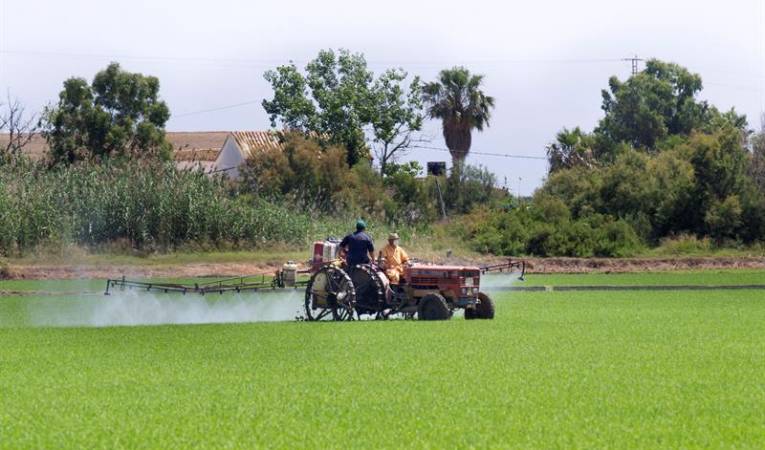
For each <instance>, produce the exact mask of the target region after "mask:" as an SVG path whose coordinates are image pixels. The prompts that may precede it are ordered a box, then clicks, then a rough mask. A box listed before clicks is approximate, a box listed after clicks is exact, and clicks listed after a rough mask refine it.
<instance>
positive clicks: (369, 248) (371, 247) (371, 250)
mask: <svg viewBox="0 0 765 450" xmlns="http://www.w3.org/2000/svg"><path fill="white" fill-rule="evenodd" d="M367 251H369V260H370V261H374V260H375V244H374V243H372V240H371V239H370V240H369V242H367Z"/></svg>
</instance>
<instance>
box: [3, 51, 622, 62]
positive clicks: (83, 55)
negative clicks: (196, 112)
mask: <svg viewBox="0 0 765 450" xmlns="http://www.w3.org/2000/svg"><path fill="white" fill-rule="evenodd" d="M0 53H3V54H9V55H23V56H33V57H50V56H58V57H65V58H96V59H126V60H145V61H160V62H201V63H216V64H220V63H223V64H238V65H249V66H252V65H256V66H266V65H275V64H284V63H285V62H293V63H298V64H299V63H307V62H308V61H309V60H300V59H288V60H286V61H285V60H284V59H256V58H208V57H196V56H167V55H126V54H106V53H79V52H66V51H42V50H5V49H3V50H0ZM620 61H622V59H619V58H561V59H556V58H547V59H545V58H485V59H472V60H462V61H460V60H456V61H455V60H452V61H435V60H432V61H423V60H417V61H391V60H387V61H386V60H377V61H375V60H368V61H367V63H368V64H371V65H378V64H380V65H383V64H385V65H407V66H431V65H432V66H442V65H453V64H455V62H456V63H457V64H600V63H614V62H620Z"/></svg>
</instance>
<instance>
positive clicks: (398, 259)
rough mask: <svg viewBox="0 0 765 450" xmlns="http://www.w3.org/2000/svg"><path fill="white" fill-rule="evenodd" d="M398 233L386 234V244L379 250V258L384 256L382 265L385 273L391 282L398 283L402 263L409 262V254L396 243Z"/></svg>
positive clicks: (401, 273) (401, 271)
mask: <svg viewBox="0 0 765 450" xmlns="http://www.w3.org/2000/svg"><path fill="white" fill-rule="evenodd" d="M398 241H399V237H398V233H391V234H390V235H388V245H386V246H385V247H383V249H382V250H381V251H380V254H379V256H380V258H381V259H382V258H384V263H383V266H384V268H385V275H387V277H388V280H390V282H391V284H398V283H399V280H400V279H401V275H403V274H404V264H406V263H408V262H409V255H407V254H406V251H404V249H403V248H401V247H400V246H399V245H398Z"/></svg>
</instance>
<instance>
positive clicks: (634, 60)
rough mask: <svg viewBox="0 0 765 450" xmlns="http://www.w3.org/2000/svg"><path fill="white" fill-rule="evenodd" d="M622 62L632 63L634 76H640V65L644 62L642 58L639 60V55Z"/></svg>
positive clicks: (624, 59)
mask: <svg viewBox="0 0 765 450" xmlns="http://www.w3.org/2000/svg"><path fill="white" fill-rule="evenodd" d="M622 61H629V62H631V63H632V75H637V74H638V63H639V62H641V61H643V59H642V58H638V56H637V55H635V56H633V57H632V58H623V59H622Z"/></svg>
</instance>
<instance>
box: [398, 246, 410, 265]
mask: <svg viewBox="0 0 765 450" xmlns="http://www.w3.org/2000/svg"><path fill="white" fill-rule="evenodd" d="M399 248H401V247H399ZM408 262H409V255H407V254H406V250H404V249H403V248H401V264H406V263H408Z"/></svg>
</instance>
